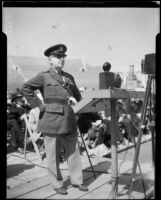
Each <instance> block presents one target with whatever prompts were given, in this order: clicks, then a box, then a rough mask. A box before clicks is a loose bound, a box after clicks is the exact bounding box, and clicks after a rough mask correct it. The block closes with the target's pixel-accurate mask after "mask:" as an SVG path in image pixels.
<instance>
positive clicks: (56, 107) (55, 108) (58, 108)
mask: <svg viewBox="0 0 161 200" xmlns="http://www.w3.org/2000/svg"><path fill="white" fill-rule="evenodd" d="M45 112H48V113H59V114H63V112H64V107H63V105H60V104H56V103H52V104H47V106H46V108H45Z"/></svg>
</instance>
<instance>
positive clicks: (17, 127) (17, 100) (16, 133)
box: [7, 93, 24, 153]
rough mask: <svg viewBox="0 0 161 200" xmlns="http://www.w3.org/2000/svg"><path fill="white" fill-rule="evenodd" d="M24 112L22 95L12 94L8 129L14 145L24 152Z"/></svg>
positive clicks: (8, 108) (8, 112) (9, 105)
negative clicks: (22, 118)
mask: <svg viewBox="0 0 161 200" xmlns="http://www.w3.org/2000/svg"><path fill="white" fill-rule="evenodd" d="M23 113H24V110H23V108H22V95H20V94H16V93H14V94H12V96H11V102H9V101H8V103H7V130H8V131H10V133H11V140H12V144H13V147H14V148H15V149H16V150H17V151H19V152H20V153H23V141H24V135H23V133H22V121H21V118H20V117H21V115H22V114H23Z"/></svg>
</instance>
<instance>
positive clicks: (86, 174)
mask: <svg viewBox="0 0 161 200" xmlns="http://www.w3.org/2000/svg"><path fill="white" fill-rule="evenodd" d="M110 166H111V162H110V161H103V162H100V163H98V164H96V165H93V168H94V172H95V175H96V177H95V176H94V173H93V171H92V168H91V167H87V168H85V169H83V180H84V184H86V185H87V186H88V185H90V184H91V183H92V182H94V181H96V180H97V178H98V177H99V176H100V175H102V174H103V173H108V172H107V170H108V169H110ZM70 185H71V181H70V177H69V178H68V179H67V180H66V181H64V186H65V187H69V186H70Z"/></svg>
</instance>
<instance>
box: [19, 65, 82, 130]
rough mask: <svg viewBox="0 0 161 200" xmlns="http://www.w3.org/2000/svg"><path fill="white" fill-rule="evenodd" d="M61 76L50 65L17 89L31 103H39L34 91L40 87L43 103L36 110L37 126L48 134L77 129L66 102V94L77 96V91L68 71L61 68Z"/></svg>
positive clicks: (33, 105) (34, 105) (78, 98)
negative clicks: (41, 108)
mask: <svg viewBox="0 0 161 200" xmlns="http://www.w3.org/2000/svg"><path fill="white" fill-rule="evenodd" d="M62 75H63V77H64V80H63V79H62V77H61V76H60V75H59V74H57V73H56V72H55V71H54V70H53V69H52V68H49V70H48V71H44V72H40V73H39V74H38V75H36V76H35V77H33V78H32V79H30V80H28V81H27V82H25V83H24V84H23V87H22V88H21V93H22V94H23V95H24V96H25V98H26V99H27V101H28V102H29V103H30V105H31V106H32V107H37V106H38V107H40V106H41V105H42V102H41V100H40V99H39V98H38V97H37V95H36V94H35V92H34V91H35V90H38V89H39V90H40V92H41V94H42V97H43V99H44V103H45V104H46V106H45V109H44V111H43V112H41V113H40V117H39V121H38V126H37V130H38V131H40V132H42V133H49V134H70V133H73V132H76V131H77V122H76V118H75V114H74V111H73V109H72V107H71V106H70V105H69V104H68V97H69V96H73V97H74V98H75V99H76V100H77V101H80V100H81V98H82V97H81V94H80V92H79V90H78V88H77V86H76V84H75V80H74V78H73V76H72V75H70V74H69V73H66V72H64V71H62Z"/></svg>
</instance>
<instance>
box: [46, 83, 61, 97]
mask: <svg viewBox="0 0 161 200" xmlns="http://www.w3.org/2000/svg"><path fill="white" fill-rule="evenodd" d="M60 87H61V86H60V84H59V83H57V82H47V83H46V89H45V93H46V95H47V96H53V95H57V91H58V90H59V89H60Z"/></svg>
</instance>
